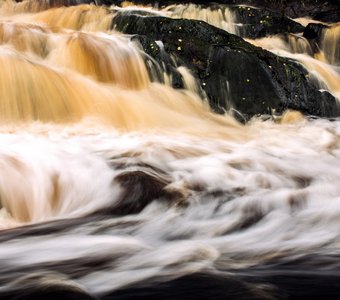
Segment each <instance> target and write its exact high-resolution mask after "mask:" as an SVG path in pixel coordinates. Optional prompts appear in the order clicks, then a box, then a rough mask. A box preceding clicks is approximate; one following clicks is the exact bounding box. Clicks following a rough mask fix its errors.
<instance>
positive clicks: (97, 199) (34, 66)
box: [0, 0, 340, 300]
mask: <svg viewBox="0 0 340 300" xmlns="http://www.w3.org/2000/svg"><path fill="white" fill-rule="evenodd" d="M53 3H54V4H56V5H52V4H53ZM57 4H58V1H41V2H39V3H38V2H35V1H28V0H27V1H22V2H20V3H14V2H13V1H0V299H52V298H51V297H52V296H53V297H57V298H53V299H58V297H60V298H59V299H74V298H65V297H66V296H64V295H60V296H58V295H59V294H58V293H59V292H60V290H64V289H66V290H70V291H71V292H77V293H78V292H79V293H81V295H80V296H79V295H78V298H79V299H99V297H100V299H105V300H107V299H156V298H157V299H224V297H228V296H230V295H231V294H229V293H233V294H232V295H233V296H234V297H235V298H231V299H286V298H287V299H293V298H289V297H288V296H287V297H286V298H285V294H280V293H281V291H282V290H283V291H287V295H290V294H289V293H293V294H294V293H295V294H296V295H304V294H303V291H301V290H300V289H304V288H305V289H308V288H309V289H311V292H310V293H311V294H314V295H316V297H317V296H318V295H323V293H322V291H323V289H325V290H327V291H328V292H325V293H324V294H327V293H328V294H327V295H329V297H328V298H327V299H338V298H337V297H338V295H339V294H340V292H339V291H340V286H339V281H338V279H339V277H340V268H339V254H340V252H339V251H340V234H339V233H340V219H339V214H340V184H339V182H340V120H338V119H335V120H326V119H317V118H311V117H303V116H302V115H301V114H300V113H298V112H294V111H289V112H286V114H284V115H283V116H282V117H280V118H279V117H275V118H274V117H272V118H269V119H268V120H267V121H263V119H264V118H261V117H259V118H254V119H253V120H251V121H250V122H249V123H248V124H247V125H240V124H239V123H238V122H237V121H235V120H234V119H233V118H232V117H230V116H229V115H228V114H225V115H216V114H214V113H212V112H211V111H210V109H209V106H208V103H206V102H205V101H204V100H202V99H201V98H200V97H199V96H198V95H197V94H196V92H197V85H196V83H195V80H194V78H193V76H192V75H191V74H190V72H189V71H188V70H187V69H186V68H184V67H179V68H178V71H179V72H180V73H181V74H182V76H183V77H184V82H185V88H186V89H185V90H174V89H173V88H171V87H170V85H169V84H162V83H159V82H155V81H156V80H155V78H152V76H151V75H150V74H149V73H148V70H147V67H146V66H145V63H144V59H145V55H146V54H144V53H143V52H142V50H141V49H140V47H139V45H138V44H136V43H134V42H132V41H131V38H130V37H129V36H125V35H122V34H120V33H117V32H114V31H112V30H111V23H110V22H111V19H112V16H113V15H114V14H115V13H116V11H117V10H122V9H131V7H130V8H129V7H127V8H119V9H118V8H113V7H112V8H110V9H109V8H104V7H97V6H95V5H80V6H70V7H59V5H57ZM126 5H128V6H129V3H126ZM50 6H56V7H53V8H52V9H48V8H49V7H50ZM143 9H145V10H148V11H154V12H156V13H158V14H164V15H168V16H171V17H187V18H197V19H201V20H204V21H208V22H210V23H212V24H214V25H216V26H218V25H219V24H220V26H219V27H221V28H223V29H226V30H229V31H231V32H234V33H237V30H236V29H235V27H233V26H234V25H235V22H236V21H235V19H233V18H234V16H232V15H230V12H229V11H228V10H227V9H224V10H214V12H213V13H212V14H211V12H210V10H209V9H206V8H205V9H202V8H200V7H199V6H196V5H191V6H187V5H180V6H171V7H167V8H165V9H163V10H152V9H151V8H143ZM228 28H229V29H228ZM329 30H332V31H330V33H325V35H324V36H325V41H326V39H328V35H330V34H334V32H335V31H336V30H333V29H329ZM336 32H337V31H336ZM294 41H295V40H294ZM251 42H252V43H254V44H256V45H259V46H262V47H264V48H267V49H269V50H270V51H272V52H274V53H277V54H279V55H282V56H286V57H290V58H293V59H296V60H298V61H299V62H300V63H301V64H303V65H304V66H305V67H306V68H307V69H308V71H309V72H310V74H312V75H313V76H314V77H315V80H317V81H318V84H319V85H320V89H326V90H328V91H330V92H331V93H333V94H334V95H335V96H338V97H340V96H339V72H338V69H337V67H335V66H334V64H335V63H334V61H336V60H337V58H336V54H334V53H337V52H336V50H334V49H333V46H334V45H333V44H332V43H330V42H329V41H328V44H327V43H326V42H324V43H325V45H326V44H327V45H328V46H327V47H328V48H327V47H326V46H325V49H324V50H322V51H325V53H328V54H327V55H326V56H325V57H324V58H325V59H320V56H317V55H314V54H313V53H311V52H310V51H309V50H308V49H309V48H308V47H305V48H303V47H302V50H301V47H300V48H299V49H300V50H301V51H300V50H299V51H295V50H296V48H294V47H293V46H294V45H293V46H292V44H289V43H287V42H286V41H284V40H283V39H282V37H269V38H266V39H262V40H256V41H251ZM292 43H293V42H292ZM326 48H327V49H328V50H327V49H326ZM294 49H295V50H294ZM304 49H305V50H304ZM306 49H307V50H306ZM296 52H298V53H296ZM327 57H328V59H327ZM329 57H333V58H334V59H333V60H331V59H330V58H329ZM331 63H333V65H332V64H331ZM165 77H166V75H165ZM164 81H165V82H166V81H167V80H166V78H165V79H164ZM197 274H199V275H197ZM202 274H203V275H202ZM195 276H198V277H195ZM280 276H281V277H280ZM182 278H185V279H184V283H185V285H184V287H183V286H181V281H180V280H182ZM221 278H222V279H221ZM176 280H179V281H176ZM186 280H187V281H186ZM223 280H228V281H227V282H225V281H223ZM211 282H213V284H214V285H212V286H210V285H209V284H210V283H211ZM195 284H196V285H195ZM219 284H221V285H219ZM205 285H207V286H208V287H206V286H205ZM191 286H194V287H195V288H194V289H192V290H191V289H190V287H191ZM234 286H235V290H234V289H233V287H234ZM51 287H52V291H53V292H54V294H51V295H52V296H51V295H47V296H46V295H45V298H44V296H42V297H43V298H39V295H40V294H39V293H44V292H45V291H46V290H47V291H48V290H49V288H51ZM217 287H218V288H220V290H221V291H222V294H218V288H217ZM229 287H230V288H231V291H230V290H226V289H228V288H229ZM54 288H56V290H53V289H54ZM144 288H159V289H160V290H161V291H167V292H164V293H165V294H162V292H157V293H156V294H152V293H153V290H151V291H150V290H144ZM209 289H210V292H211V293H212V294H209V295H208V296H207V297H203V294H204V295H205V294H206V293H207V290H209ZM313 289H314V290H313ZM177 290H180V291H183V294H181V297H182V298H181V297H180V296H178V295H177V294H176V292H177ZM157 291H158V290H157ZM292 291H293V292H292ZM210 292H209V293H210ZM35 293H38V294H35ZM167 293H168V294H167ZM214 293H217V294H214ZM247 293H248V294H247ZM299 293H300V294H299ZM295 294H294V295H295ZM36 295H38V296H36ZM43 295H44V294H43ZM155 295H156V296H155ZM169 295H172V296H169ZM183 295H184V296H183ZM247 295H248V296H247ZM16 296H18V298H15V297H16ZM333 296H334V297H333ZM20 297H21V298H20ZM25 297H27V298H25ZM70 297H71V296H70ZM81 297H83V298H81ZM96 297H98V298H96ZM143 297H144V298H143ZM152 297H154V298H152ZM242 297H243V298H242ZM296 299H304V298H303V297H302V298H296ZM320 299H321V298H320Z"/></svg>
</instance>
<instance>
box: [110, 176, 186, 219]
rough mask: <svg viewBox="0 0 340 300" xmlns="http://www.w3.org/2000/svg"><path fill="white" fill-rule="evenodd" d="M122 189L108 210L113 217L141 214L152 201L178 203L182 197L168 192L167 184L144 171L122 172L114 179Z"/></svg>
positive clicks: (175, 192) (160, 178) (164, 180)
mask: <svg viewBox="0 0 340 300" xmlns="http://www.w3.org/2000/svg"><path fill="white" fill-rule="evenodd" d="M115 182H116V183H119V184H120V186H121V187H122V189H123V193H122V195H121V197H120V199H119V200H118V201H117V202H116V203H115V204H114V206H113V207H112V208H110V209H109V211H108V212H109V213H111V214H114V215H127V214H136V213H139V212H141V211H142V210H143V209H144V208H145V207H146V206H147V205H148V204H150V203H151V202H152V201H154V200H156V199H158V200H166V201H176V202H178V201H180V200H181V198H182V195H181V194H180V193H179V192H177V191H171V190H168V189H167V188H166V187H167V185H168V184H169V182H168V181H167V180H166V179H164V178H162V177H159V176H155V175H152V174H148V173H146V172H144V171H129V172H123V173H121V174H120V175H118V176H117V177H116V178H115Z"/></svg>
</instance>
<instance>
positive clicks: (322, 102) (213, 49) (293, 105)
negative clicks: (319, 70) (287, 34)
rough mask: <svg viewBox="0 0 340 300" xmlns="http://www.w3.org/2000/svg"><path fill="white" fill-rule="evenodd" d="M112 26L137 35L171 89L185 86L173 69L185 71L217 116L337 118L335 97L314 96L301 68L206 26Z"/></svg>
mask: <svg viewBox="0 0 340 300" xmlns="http://www.w3.org/2000/svg"><path fill="white" fill-rule="evenodd" d="M113 26H114V28H115V29H116V30H119V31H121V32H124V33H127V34H132V35H135V37H134V38H135V39H137V40H138V41H139V42H140V43H141V45H142V47H143V48H144V51H145V52H146V53H147V54H148V55H149V56H150V57H151V58H152V59H154V60H156V61H158V63H159V64H160V65H164V68H166V69H167V70H170V72H169V73H170V74H172V75H173V77H174V78H175V80H173V86H174V87H176V88H181V87H182V86H183V84H182V83H181V76H180V75H179V74H177V73H176V71H175V70H176V67H178V66H185V67H187V68H189V69H190V71H191V72H192V74H193V75H194V76H195V77H196V79H197V80H198V82H199V84H200V87H201V89H202V92H203V93H205V95H206V97H207V98H208V100H209V103H210V105H211V107H212V108H213V110H215V111H217V112H222V111H224V110H229V109H231V108H233V109H235V110H237V111H238V112H240V113H241V114H242V116H243V117H244V119H246V120H247V119H249V118H250V117H252V116H254V115H256V114H271V113H272V112H273V111H275V112H278V113H280V112H282V111H284V110H285V109H295V110H299V111H301V112H303V113H305V114H310V115H316V116H322V117H333V116H337V115H338V108H337V104H336V100H335V99H334V97H333V96H331V95H330V94H329V93H327V92H323V93H322V92H320V91H318V89H317V88H316V87H314V86H313V85H312V83H310V82H309V81H308V74H307V71H306V70H304V69H303V68H302V67H301V66H300V65H299V64H297V63H296V62H294V61H292V60H289V59H285V58H281V57H278V56H276V55H274V54H272V53H270V52H268V51H265V50H263V49H262V48H258V47H255V46H253V45H251V44H249V43H247V42H245V41H244V40H243V39H242V38H240V37H238V36H235V35H232V34H229V33H227V32H225V31H223V30H220V29H218V28H215V27H213V26H211V25H209V24H207V23H205V22H201V21H194V20H184V19H169V18H164V17H146V16H139V15H134V14H130V15H118V16H117V17H115V19H114V20H113ZM159 45H162V47H160V46H159ZM171 70H172V71H171Z"/></svg>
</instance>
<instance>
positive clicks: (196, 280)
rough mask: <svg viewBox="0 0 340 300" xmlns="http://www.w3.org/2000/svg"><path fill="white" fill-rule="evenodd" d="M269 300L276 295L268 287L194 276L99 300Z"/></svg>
mask: <svg viewBox="0 0 340 300" xmlns="http://www.w3.org/2000/svg"><path fill="white" fill-rule="evenodd" d="M123 299H124V300H128V299H135V300H144V299H145V300H146V299H148V300H149V299H163V300H196V299H200V300H222V299H224V300H225V299H230V300H270V299H271V300H273V299H280V298H277V297H276V292H275V290H274V289H273V288H272V287H269V286H268V285H267V286H264V285H262V286H256V285H255V284H250V283H247V282H245V281H242V280H240V279H239V278H236V277H233V276H229V277H227V276H221V275H215V274H209V273H194V274H189V275H185V276H182V277H179V278H177V279H173V280H170V281H165V282H164V281H160V280H156V281H155V283H153V284H152V283H151V282H150V280H148V282H143V283H142V284H139V285H137V286H130V287H126V288H124V289H121V290H118V291H114V292H112V293H111V294H108V295H105V296H104V297H102V300H123Z"/></svg>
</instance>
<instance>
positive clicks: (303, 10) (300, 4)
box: [97, 0, 340, 23]
mask: <svg viewBox="0 0 340 300" xmlns="http://www.w3.org/2000/svg"><path fill="white" fill-rule="evenodd" d="M122 2H124V0H97V3H98V4H105V5H111V4H115V5H119V4H121V3H122ZM132 2H134V3H136V4H153V5H155V4H157V5H158V6H166V5H170V4H176V3H177V4H183V3H188V2H185V1H181V0H165V1H158V0H133V1H132ZM189 2H190V3H196V4H202V5H206V4H209V2H210V3H220V4H227V5H250V6H255V7H259V8H262V9H263V8H264V9H269V10H271V11H274V12H277V13H279V14H281V15H282V16H283V15H285V16H287V17H290V18H298V17H310V18H312V19H315V20H319V21H323V22H332V23H335V22H339V21H340V5H339V0H328V1H323V0H301V1H297V0H212V1H206V0H191V1H189Z"/></svg>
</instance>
